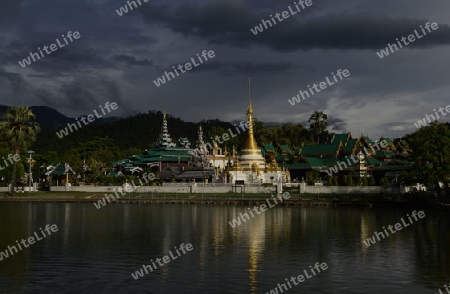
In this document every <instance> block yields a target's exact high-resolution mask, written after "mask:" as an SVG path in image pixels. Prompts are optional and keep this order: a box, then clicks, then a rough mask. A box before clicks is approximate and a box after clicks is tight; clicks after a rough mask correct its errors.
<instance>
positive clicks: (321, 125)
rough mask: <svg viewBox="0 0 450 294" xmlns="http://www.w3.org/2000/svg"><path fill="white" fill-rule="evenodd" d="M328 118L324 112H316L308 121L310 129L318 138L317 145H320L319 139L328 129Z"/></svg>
mask: <svg viewBox="0 0 450 294" xmlns="http://www.w3.org/2000/svg"><path fill="white" fill-rule="evenodd" d="M327 119H328V116H327V115H326V114H325V113H323V112H322V111H317V110H316V111H314V113H313V114H312V115H311V117H310V118H309V119H308V122H309V123H310V125H309V129H310V130H311V131H312V132H313V133H314V134H315V135H316V136H317V144H319V137H320V134H322V133H323V132H324V131H325V130H326V129H327V127H328V122H327Z"/></svg>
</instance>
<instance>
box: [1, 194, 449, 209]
mask: <svg viewBox="0 0 450 294" xmlns="http://www.w3.org/2000/svg"><path fill="white" fill-rule="evenodd" d="M83 196H84V197H83ZM83 196H79V195H78V196H73V195H72V196H69V195H68V196H63V195H55V196H50V195H48V196H47V195H46V196H31V195H30V196H28V195H27V196H22V195H21V196H18V195H14V196H12V197H0V203H24V202H28V203H90V204H94V203H97V202H98V201H99V200H101V199H102V197H103V194H94V195H90V196H87V195H83ZM180 196H181V197H179V196H178V195H177V196H176V197H175V196H174V195H169V196H167V195H164V196H163V195H158V197H155V196H153V195H132V196H130V197H126V196H125V197H123V198H119V199H115V200H113V201H111V202H108V203H107V206H108V205H111V204H159V205H161V204H193V205H196V204H201V205H243V206H254V205H260V204H263V203H265V202H266V198H265V196H264V195H259V196H256V197H255V196H254V195H253V196H247V197H244V198H242V197H241V195H240V194H233V195H232V196H231V197H230V196H228V197H227V196H225V195H224V196H211V195H190V196H189V195H180ZM292 196H293V197H291V198H290V199H287V200H284V201H283V202H281V203H279V206H280V207H281V206H291V207H292V206H306V207H310V206H326V207H345V206H347V207H365V208H369V209H370V208H372V207H420V208H430V209H438V210H447V211H450V205H449V204H444V203H423V202H415V201H411V199H405V198H406V197H402V195H389V196H390V198H391V199H389V198H388V195H377V196H378V197H367V196H359V197H357V198H356V199H355V196H349V195H327V196H324V195H320V196H319V199H317V196H315V195H314V196H313V195H303V197H300V195H299V194H293V195H292ZM308 197H309V198H308ZM312 197H313V198H312ZM331 197H332V199H331ZM321 198H322V199H321ZM327 198H328V199H327ZM340 198H341V199H340ZM345 198H350V199H345ZM370 198H372V199H370ZM374 198H378V199H374Z"/></svg>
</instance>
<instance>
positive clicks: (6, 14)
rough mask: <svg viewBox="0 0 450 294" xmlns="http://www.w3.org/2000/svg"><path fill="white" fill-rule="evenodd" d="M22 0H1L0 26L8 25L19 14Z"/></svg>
mask: <svg viewBox="0 0 450 294" xmlns="http://www.w3.org/2000/svg"><path fill="white" fill-rule="evenodd" d="M23 2H24V1H23V0H2V1H1V3H0V5H1V8H0V27H1V26H4V25H8V24H9V23H10V22H11V21H13V20H15V19H16V18H17V17H18V16H19V15H20V6H21V5H22V3H23Z"/></svg>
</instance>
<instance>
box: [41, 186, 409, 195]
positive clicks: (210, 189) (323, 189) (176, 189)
mask: <svg viewBox="0 0 450 294" xmlns="http://www.w3.org/2000/svg"><path fill="white" fill-rule="evenodd" d="M241 187H242V186H237V187H236V186H231V185H215V186H213V185H205V186H203V185H196V186H192V187H191V186H188V185H173V186H172V185H170V184H168V185H164V186H139V187H136V189H133V191H132V192H134V193H205V194H208V193H211V194H212V193H218V194H221V193H224V194H226V193H230V192H234V193H241ZM50 190H51V191H55V192H64V191H72V192H91V193H114V192H116V191H121V190H122V191H123V187H122V186H70V187H66V186H59V187H57V186H52V187H50ZM402 190H403V191H402ZM288 191H292V192H294V193H295V192H297V193H298V192H300V193H301V194H305V193H307V194H384V193H394V194H398V193H405V192H406V191H404V189H400V188H385V187H381V186H369V187H367V186H361V187H346V186H306V185H301V186H300V187H299V189H296V190H295V191H293V190H292V189H290V190H288ZM242 192H244V193H255V194H259V193H275V192H276V187H264V186H245V187H242Z"/></svg>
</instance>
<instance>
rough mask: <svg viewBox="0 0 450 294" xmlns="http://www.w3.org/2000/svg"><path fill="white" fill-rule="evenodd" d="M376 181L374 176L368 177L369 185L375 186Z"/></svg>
mask: <svg viewBox="0 0 450 294" xmlns="http://www.w3.org/2000/svg"><path fill="white" fill-rule="evenodd" d="M376 185H377V184H376V182H375V178H374V177H370V178H369V186H376Z"/></svg>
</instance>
